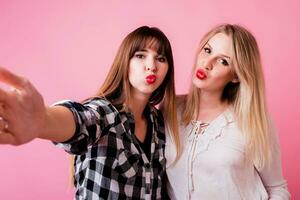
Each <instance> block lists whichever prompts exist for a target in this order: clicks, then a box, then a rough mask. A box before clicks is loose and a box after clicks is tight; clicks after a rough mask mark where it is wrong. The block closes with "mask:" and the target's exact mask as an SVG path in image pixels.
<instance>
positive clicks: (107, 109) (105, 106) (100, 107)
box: [83, 97, 118, 114]
mask: <svg viewBox="0 0 300 200" xmlns="http://www.w3.org/2000/svg"><path fill="white" fill-rule="evenodd" d="M83 105H84V106H87V107H89V108H92V109H95V110H97V111H99V112H101V113H105V114H109V113H118V110H117V109H116V108H115V107H114V106H113V105H112V103H111V102H110V101H108V100H107V99H105V98H103V97H92V98H90V99H88V100H86V101H84V103H83Z"/></svg>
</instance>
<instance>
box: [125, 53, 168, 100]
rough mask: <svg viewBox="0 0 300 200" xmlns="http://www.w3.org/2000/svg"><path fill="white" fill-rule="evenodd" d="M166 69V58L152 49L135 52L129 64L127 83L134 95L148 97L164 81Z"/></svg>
mask: <svg viewBox="0 0 300 200" xmlns="http://www.w3.org/2000/svg"><path fill="white" fill-rule="evenodd" d="M168 68H169V65H168V61H167V59H166V57H165V56H163V55H159V54H158V53H157V52H156V51H155V50H153V49H150V48H145V49H142V50H140V51H137V52H135V53H134V55H133V57H132V58H131V59H130V63H129V82H130V85H131V86H132V88H133V89H132V91H133V92H134V94H135V95H143V96H148V97H150V96H151V94H152V93H153V92H154V91H155V90H156V89H157V88H158V87H159V86H160V84H161V83H162V82H163V80H164V79H165V76H166V74H167V72H168Z"/></svg>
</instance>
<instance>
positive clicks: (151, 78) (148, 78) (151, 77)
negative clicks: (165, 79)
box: [146, 74, 156, 84]
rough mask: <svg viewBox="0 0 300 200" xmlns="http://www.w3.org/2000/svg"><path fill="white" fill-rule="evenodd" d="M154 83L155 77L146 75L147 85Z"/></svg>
mask: <svg viewBox="0 0 300 200" xmlns="http://www.w3.org/2000/svg"><path fill="white" fill-rule="evenodd" d="M155 81H156V76H155V75H153V74H152V75H148V76H147V77H146V82H147V83H148V84H153V83H154V82H155Z"/></svg>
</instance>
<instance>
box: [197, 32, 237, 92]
mask: <svg viewBox="0 0 300 200" xmlns="http://www.w3.org/2000/svg"><path fill="white" fill-rule="evenodd" d="M232 59H233V45H232V39H231V37H230V36H228V35H226V34H224V33H217V34H216V35H214V36H213V37H211V38H210V39H209V40H208V42H207V43H206V44H205V45H204V47H203V48H202V49H201V51H200V52H199V54H198V57H197V61H196V68H195V72H194V76H193V84H194V85H195V86H196V87H197V88H200V89H201V90H205V91H210V92H217V93H220V94H221V93H222V92H223V89H224V87H225V86H226V85H227V84H228V83H229V82H237V81H238V80H237V78H235V75H234V72H233V71H234V70H233V60H232Z"/></svg>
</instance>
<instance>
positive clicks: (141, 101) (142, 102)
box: [128, 95, 150, 120]
mask: <svg viewBox="0 0 300 200" xmlns="http://www.w3.org/2000/svg"><path fill="white" fill-rule="evenodd" d="M149 98H150V96H145V95H132V98H131V99H130V102H129V105H128V107H129V109H130V110H131V112H132V114H133V116H134V119H135V120H141V119H143V118H144V116H143V113H144V110H145V107H146V105H147V103H148V101H149Z"/></svg>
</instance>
